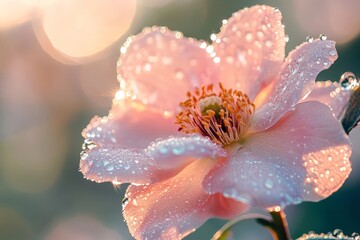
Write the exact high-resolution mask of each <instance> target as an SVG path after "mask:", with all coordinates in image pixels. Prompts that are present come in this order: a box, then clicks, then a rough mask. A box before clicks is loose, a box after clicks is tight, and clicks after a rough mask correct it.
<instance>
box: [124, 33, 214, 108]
mask: <svg viewBox="0 0 360 240" xmlns="http://www.w3.org/2000/svg"><path fill="white" fill-rule="evenodd" d="M206 46H207V45H206V43H205V42H202V43H200V42H198V41H196V40H194V39H190V38H184V37H183V36H182V33H180V32H172V31H170V30H168V29H167V28H165V27H153V28H148V29H144V31H143V32H142V33H140V34H138V35H137V36H136V37H133V38H129V39H128V41H127V42H126V43H125V45H124V46H123V47H122V48H121V52H122V55H121V56H120V58H119V61H118V67H117V72H118V74H119V75H118V76H119V79H120V81H121V80H124V81H125V83H126V84H125V85H126V88H128V89H130V91H132V92H133V94H134V95H135V96H136V98H138V99H139V100H141V101H142V102H143V103H145V104H148V105H150V106H153V107H156V108H159V109H161V110H167V111H174V110H175V109H176V108H177V107H178V104H179V100H180V99H183V98H185V97H186V92H187V91H191V90H193V89H194V88H195V87H201V86H202V85H203V84H205V85H207V84H210V83H216V81H217V73H216V68H215V67H214V62H213V58H212V57H211V56H210V55H209V54H208V53H207V52H206V51H205V48H206Z"/></svg>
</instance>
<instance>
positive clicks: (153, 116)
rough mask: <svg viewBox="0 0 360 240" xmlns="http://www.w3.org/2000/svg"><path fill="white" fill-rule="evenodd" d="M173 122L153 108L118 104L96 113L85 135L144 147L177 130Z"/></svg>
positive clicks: (110, 143)
mask: <svg viewBox="0 0 360 240" xmlns="http://www.w3.org/2000/svg"><path fill="white" fill-rule="evenodd" d="M174 122H175V118H174V117H166V116H165V115H164V113H163V112H160V111H156V110H154V109H151V108H145V107H138V106H131V105H127V106H120V105H116V104H115V105H113V107H112V109H111V111H110V113H109V116H107V117H103V118H101V117H98V116H95V117H94V118H93V119H92V120H91V121H90V123H89V125H88V126H87V127H86V128H85V129H84V130H83V132H82V136H83V137H84V138H85V139H89V140H91V141H93V142H95V143H99V144H106V145H116V146H122V147H129V148H145V147H147V146H148V145H149V144H150V142H152V141H153V140H155V139H156V138H160V137H167V136H169V135H172V134H177V132H178V131H177V126H175V124H174Z"/></svg>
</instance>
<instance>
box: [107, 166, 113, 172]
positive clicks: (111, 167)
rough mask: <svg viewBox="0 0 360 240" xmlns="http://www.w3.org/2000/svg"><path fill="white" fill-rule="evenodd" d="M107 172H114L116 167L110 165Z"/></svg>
mask: <svg viewBox="0 0 360 240" xmlns="http://www.w3.org/2000/svg"><path fill="white" fill-rule="evenodd" d="M106 170H108V171H112V170H114V165H109V166H107V168H106Z"/></svg>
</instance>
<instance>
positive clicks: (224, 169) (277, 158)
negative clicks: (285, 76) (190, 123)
mask: <svg viewBox="0 0 360 240" xmlns="http://www.w3.org/2000/svg"><path fill="white" fill-rule="evenodd" d="M314 113H316V114H314ZM350 155H351V149H350V145H349V140H348V137H347V135H346V134H345V132H344V130H343V129H342V127H341V125H340V123H339V121H338V120H336V119H335V118H334V116H333V114H332V113H331V111H330V109H329V108H328V107H327V106H325V105H324V104H321V103H319V102H305V103H300V104H298V105H297V106H296V108H295V109H294V110H293V111H290V112H288V113H287V114H286V115H285V116H284V117H283V118H282V119H281V120H280V121H278V122H277V123H276V124H275V125H274V126H272V127H271V128H269V129H268V130H266V131H264V132H259V133H254V134H252V135H251V136H249V139H248V140H247V141H246V142H245V143H244V144H243V145H242V146H239V149H237V150H236V151H234V153H233V156H232V157H230V158H229V159H224V160H223V161H221V162H220V163H219V164H218V165H217V166H215V167H214V168H213V169H212V170H211V171H210V172H209V174H208V175H207V176H206V177H205V180H204V183H203V185H204V188H205V189H206V191H208V192H209V193H218V192H220V193H223V194H224V195H225V196H226V197H231V198H234V199H237V200H238V201H244V202H246V203H248V204H250V205H253V206H257V207H265V208H266V207H273V206H282V207H284V206H286V205H289V204H297V203H300V202H301V201H304V200H309V201H318V200H320V199H323V198H325V197H327V196H329V195H330V194H332V193H333V192H335V191H337V190H338V189H339V188H340V186H341V185H342V184H343V183H344V181H345V180H346V178H347V177H348V175H349V173H350V171H351V166H350V162H349V158H350Z"/></svg>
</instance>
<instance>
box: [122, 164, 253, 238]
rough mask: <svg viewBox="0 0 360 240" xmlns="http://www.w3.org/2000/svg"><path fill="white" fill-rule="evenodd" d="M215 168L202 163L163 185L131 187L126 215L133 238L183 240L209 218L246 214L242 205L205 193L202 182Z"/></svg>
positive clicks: (126, 205) (185, 170) (128, 191)
mask: <svg viewBox="0 0 360 240" xmlns="http://www.w3.org/2000/svg"><path fill="white" fill-rule="evenodd" d="M213 164H214V162H213V161H212V160H210V159H203V160H200V161H196V162H194V163H192V164H191V165H189V166H188V167H186V168H185V169H184V170H183V171H182V172H180V173H179V174H178V175H176V176H175V177H173V178H171V179H168V180H166V181H164V182H159V183H155V184H152V185H149V186H133V185H131V186H130V187H129V188H128V189H127V193H126V198H127V199H125V200H124V201H125V204H124V211H123V213H124V217H125V220H126V222H127V224H128V227H129V230H130V232H131V234H132V235H133V236H134V237H135V238H136V239H181V238H183V237H185V236H186V235H188V234H190V233H191V232H193V231H194V230H195V228H197V227H199V226H201V225H202V224H203V223H204V222H205V221H206V220H207V219H208V218H211V217H214V216H219V217H222V218H232V217H234V216H236V215H238V214H240V213H242V212H243V211H245V209H246V206H245V205H244V204H243V203H240V202H236V201H234V200H231V199H226V198H224V197H223V196H221V195H220V194H216V195H209V194H206V193H205V192H204V191H203V189H202V185H201V182H202V179H203V177H204V176H205V174H206V173H207V172H208V171H209V169H210V168H211V167H212V166H213Z"/></svg>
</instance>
